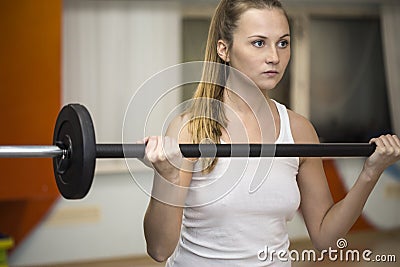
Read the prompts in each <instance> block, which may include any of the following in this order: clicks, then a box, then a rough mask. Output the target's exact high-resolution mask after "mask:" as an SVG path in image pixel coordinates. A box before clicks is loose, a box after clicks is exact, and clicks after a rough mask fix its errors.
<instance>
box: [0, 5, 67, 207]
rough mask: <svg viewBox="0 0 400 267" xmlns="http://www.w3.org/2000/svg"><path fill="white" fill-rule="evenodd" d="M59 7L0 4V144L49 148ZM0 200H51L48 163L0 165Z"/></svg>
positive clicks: (56, 93) (55, 103)
mask: <svg viewBox="0 0 400 267" xmlns="http://www.w3.org/2000/svg"><path fill="white" fill-rule="evenodd" d="M60 51H61V1H54V0H46V1H45V0H40V1H36V0H19V1H0V127H1V128H0V129H1V130H0V144H3V145H4V144H51V142H52V134H53V127H54V124H55V119H56V117H57V113H58V111H59V109H60V83H61V82H60V76H61V73H60V72H61V71H60V69H61V67H60V66H61V52H60ZM0 170H1V173H0V200H1V199H15V198H26V197H36V196H38V195H40V196H44V195H54V194H55V192H56V191H57V190H56V187H55V182H54V179H53V174H52V165H51V160H49V159H18V160H15V159H13V160H9V159H0Z"/></svg>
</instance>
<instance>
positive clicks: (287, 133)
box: [273, 100, 294, 144]
mask: <svg viewBox="0 0 400 267" xmlns="http://www.w3.org/2000/svg"><path fill="white" fill-rule="evenodd" d="M273 101H274V103H275V105H276V108H277V109H278V113H279V118H280V124H281V126H280V129H279V136H278V139H277V140H276V143H289V144H294V138H293V135H292V130H291V128H290V120H289V114H288V111H287V108H286V106H285V105H283V104H281V103H278V102H277V101H275V100H273Z"/></svg>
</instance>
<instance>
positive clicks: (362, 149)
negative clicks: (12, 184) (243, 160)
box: [0, 104, 376, 199]
mask: <svg viewBox="0 0 400 267" xmlns="http://www.w3.org/2000/svg"><path fill="white" fill-rule="evenodd" d="M179 147H180V150H181V152H182V155H183V156H184V157H189V158H198V157H367V156H370V155H371V154H372V153H373V152H374V150H375V147H376V146H375V144H363V143H361V144H360V143H359V144H354V143H330V144H329V143H323V144H180V145H179ZM144 153H145V145H144V144H96V136H95V131H94V126H93V122H92V119H91V116H90V113H89V111H88V110H87V109H86V108H85V107H84V106H83V105H80V104H69V105H66V106H64V107H63V108H62V109H61V111H60V113H59V114H58V117H57V121H56V125H55V127H54V134H53V145H49V146H0V158H53V169H54V176H55V179H56V183H57V187H58V189H59V191H60V193H61V194H62V196H63V197H64V198H67V199H81V198H83V197H85V196H86V195H87V193H88V192H89V190H90V188H91V185H92V182H93V178H94V172H95V167H96V159H97V158H143V157H144Z"/></svg>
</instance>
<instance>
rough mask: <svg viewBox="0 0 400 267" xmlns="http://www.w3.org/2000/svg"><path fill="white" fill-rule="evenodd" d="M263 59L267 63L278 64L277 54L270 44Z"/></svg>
mask: <svg viewBox="0 0 400 267" xmlns="http://www.w3.org/2000/svg"><path fill="white" fill-rule="evenodd" d="M265 61H266V63H267V64H278V63H279V55H278V51H277V49H276V47H275V46H270V47H269V48H268V49H267V55H266V57H265Z"/></svg>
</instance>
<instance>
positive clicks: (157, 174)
mask: <svg viewBox="0 0 400 267" xmlns="http://www.w3.org/2000/svg"><path fill="white" fill-rule="evenodd" d="M183 122H184V119H183V117H177V118H176V119H175V120H173V121H172V122H171V124H170V126H169V128H168V130H167V133H166V138H165V139H164V140H163V138H161V137H150V138H148V140H147V141H148V142H147V146H146V150H147V151H146V156H147V158H148V160H149V162H151V163H152V166H153V169H154V181H153V192H152V197H151V199H150V202H149V205H148V207H147V210H146V214H145V217H144V221H143V227H144V233H145V239H146V244H147V253H148V254H149V255H150V257H152V258H153V259H154V260H156V261H158V262H163V261H166V260H167V259H168V257H169V256H170V255H171V254H172V253H173V251H174V249H175V247H176V245H177V243H178V240H179V235H180V229H181V224H182V215H183V207H182V206H183V205H184V201H185V196H186V195H185V190H184V189H180V190H178V191H179V196H178V195H176V192H177V191H176V190H171V188H174V189H176V188H177V187H176V186H173V187H166V186H165V183H162V182H161V181H163V179H167V180H168V181H169V182H170V183H171V184H175V185H177V186H178V185H179V186H182V187H186V188H187V187H189V185H190V181H191V179H192V173H191V172H189V171H184V170H190V169H191V168H192V162H191V161H189V160H183V159H182V161H181V164H182V165H181V170H179V169H177V168H175V167H173V166H171V164H170V163H169V161H168V159H171V158H170V157H168V158H165V156H164V154H163V152H164V151H163V148H162V144H163V142H164V143H165V142H168V141H171V140H167V139H168V138H171V139H172V140H178V142H179V143H188V142H189V134H188V131H187V128H186V127H182V126H183ZM179 129H182V131H179ZM172 145H173V146H178V143H177V142H176V141H175V142H174V141H172ZM148 146H149V149H148ZM178 149H179V147H178ZM179 153H180V152H179ZM177 157H179V156H177ZM172 161H174V160H172ZM147 165H149V164H147ZM158 192H162V194H159V193H158ZM170 194H175V196H174V201H173V202H174V203H176V202H180V203H181V205H179V206H178V205H171V204H168V203H166V201H163V200H162V199H156V198H154V197H153V196H154V195H157V196H160V195H165V196H166V197H168V195H170Z"/></svg>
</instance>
